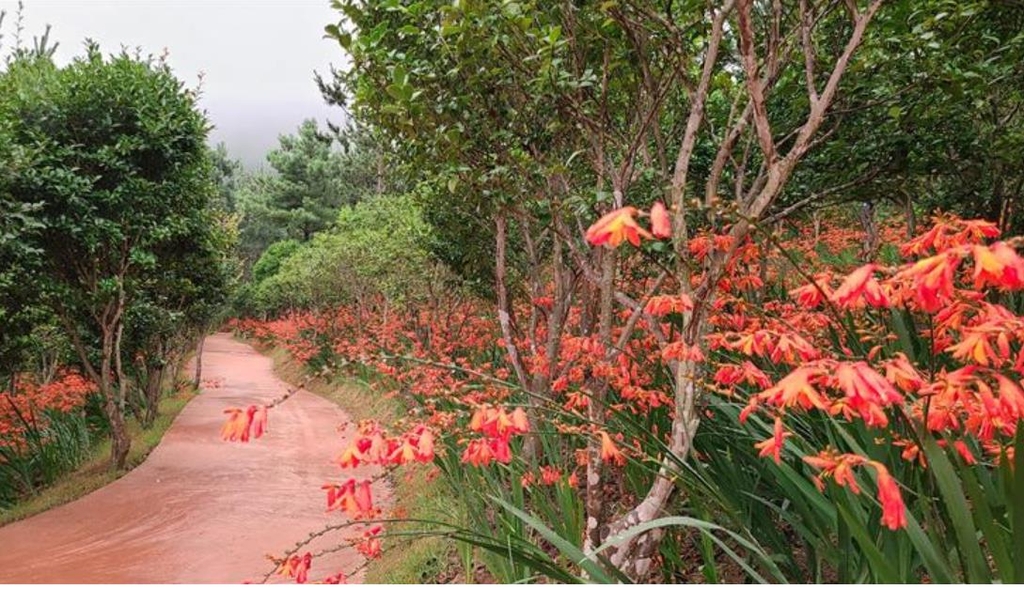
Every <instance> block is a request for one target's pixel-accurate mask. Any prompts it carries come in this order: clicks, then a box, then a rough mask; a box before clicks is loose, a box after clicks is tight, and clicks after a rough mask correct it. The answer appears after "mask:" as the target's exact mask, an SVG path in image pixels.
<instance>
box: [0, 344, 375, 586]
mask: <svg viewBox="0 0 1024 589" xmlns="http://www.w3.org/2000/svg"><path fill="white" fill-rule="evenodd" d="M271 366H272V363H271V361H270V359H269V358H266V357H265V356H261V355H260V354H258V353H257V352H256V351H255V350H253V349H252V348H251V347H250V346H248V345H246V344H243V343H240V342H237V341H234V340H233V339H232V338H231V336H230V335H228V334H217V335H213V336H210V337H209V338H207V340H206V343H205V346H204V351H203V377H204V388H203V391H202V392H201V393H200V394H199V395H198V396H196V397H195V398H194V399H193V400H192V401H191V402H190V403H189V404H188V406H187V407H185V409H184V410H183V411H182V412H181V414H180V415H179V416H178V417H177V419H176V420H175V421H174V424H173V425H172V426H171V427H170V429H169V430H168V431H167V433H166V434H165V436H164V438H163V441H162V442H161V443H160V445H159V446H158V447H157V448H156V449H155V450H154V451H153V453H152V454H150V456H149V458H148V459H147V460H146V461H145V462H144V463H143V464H142V465H140V466H138V467H137V468H135V469H134V470H133V471H131V472H129V473H128V474H127V475H125V476H124V477H122V478H120V479H118V480H117V481H114V482H113V483H111V484H109V485H107V486H106V487H103V488H102V489H99V490H98V491H95V492H93V493H91V494H89V495H87V496H85V497H82V498H81V499H79V500H77V501H74V502H72V503H69V504H67V505H63V506H61V507H57V508H55V509H51V510H50V511H47V512H45V513H41V514H39V515H36V516H34V517H31V518H28V519H26V520H23V521H20V522H15V523H13V524H10V525H7V526H4V527H2V528H0V583H70V582H78V583H95V582H102V583H238V582H242V581H246V580H250V581H256V582H258V581H260V580H261V579H262V578H263V575H264V574H266V572H267V571H268V570H270V569H271V568H272V565H271V563H270V562H269V561H268V560H267V559H266V557H265V556H264V555H265V554H267V553H271V554H275V555H278V556H280V555H282V554H283V553H284V552H285V551H286V550H288V549H289V548H291V547H292V546H293V545H294V544H295V542H297V541H299V540H301V539H303V538H305V537H307V536H308V535H309V534H310V533H311V532H315V531H317V530H320V529H322V528H323V527H324V526H325V525H328V524H331V523H334V524H337V523H341V522H343V521H344V519H343V516H341V515H339V514H337V513H331V514H325V512H324V509H325V506H326V504H325V501H326V500H325V495H324V492H323V491H322V490H321V489H320V486H321V485H322V484H323V483H325V482H327V481H337V480H339V479H340V478H341V475H342V473H341V472H340V470H339V469H338V467H337V466H336V465H334V464H332V460H333V459H334V458H335V457H336V456H337V455H338V454H339V453H340V450H341V449H342V447H343V444H345V443H346V442H347V438H348V437H349V436H350V435H351V434H352V431H353V429H354V428H353V427H352V426H351V425H350V424H349V419H348V417H347V416H346V414H345V413H344V412H342V411H341V410H340V409H339V408H338V407H337V406H335V405H334V404H333V403H330V402H328V401H326V400H324V399H322V398H320V397H318V396H316V395H313V394H311V393H308V392H306V391H299V392H298V393H296V394H295V396H293V397H292V398H291V399H289V400H288V401H286V402H285V403H284V404H282V405H280V406H279V407H276V408H274V409H272V410H271V412H270V420H269V426H270V427H269V431H268V432H267V433H266V434H265V435H264V436H263V437H262V438H260V439H259V440H256V441H254V442H250V443H248V444H237V443H236V444H231V443H227V442H222V441H221V440H220V437H219V432H220V426H221V424H222V422H223V417H224V416H223V413H222V411H223V409H224V408H226V407H231V406H241V407H244V406H247V405H250V404H252V403H260V402H268V401H270V400H271V399H272V398H274V397H277V396H279V395H281V394H282V393H283V392H284V391H285V390H286V386H287V385H286V384H285V383H284V382H283V381H281V380H279V379H278V378H276V377H275V376H274V374H273V372H272V370H271ZM206 383H209V384H208V385H207V384H206ZM342 424H345V425H346V427H345V428H344V430H345V431H344V432H343V434H341V435H339V433H338V430H339V426H341V425H342ZM368 474H372V473H369V472H365V471H364V472H359V470H357V471H356V475H357V476H358V475H362V476H367V475H368ZM377 495H380V491H377ZM339 534H345V536H344V537H354V536H355V535H356V532H354V531H353V532H347V531H346V532H334V533H333V536H332V537H331V538H330V541H323V542H318V543H316V544H313V545H311V546H312V548H313V550H312V552H314V553H315V552H316V551H317V549H321V548H325V547H328V546H334V545H337V544H338V540H339V539H340V538H342V536H340V535H339ZM360 559H361V557H360V556H359V554H358V553H356V551H355V550H354V549H352V548H350V547H346V548H344V549H343V550H341V551H338V552H333V553H331V554H327V555H324V556H321V557H319V558H315V559H314V560H313V566H312V568H311V570H310V580H313V579H321V578H323V577H325V576H328V575H332V574H334V573H337V572H345V573H348V572H350V571H352V570H354V569H355V568H357V567H358V565H359V564H360V562H361V560H360ZM358 578H359V577H358V576H357V577H356V578H355V579H353V580H358ZM272 580H273V579H272ZM282 580H283V579H282Z"/></svg>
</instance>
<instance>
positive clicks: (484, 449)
mask: <svg viewBox="0 0 1024 589" xmlns="http://www.w3.org/2000/svg"><path fill="white" fill-rule="evenodd" d="M493 459H494V452H491V447H490V445H489V444H488V443H487V441H486V440H472V441H471V442H469V444H468V445H467V446H466V450H465V452H463V453H462V461H463V462H465V463H467V464H472V465H473V466H486V465H488V464H490V463H491V460H493Z"/></svg>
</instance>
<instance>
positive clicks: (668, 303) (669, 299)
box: [644, 294, 693, 317]
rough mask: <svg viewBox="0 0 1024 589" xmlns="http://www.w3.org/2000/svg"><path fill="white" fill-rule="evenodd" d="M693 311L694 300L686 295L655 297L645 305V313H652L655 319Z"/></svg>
mask: <svg viewBox="0 0 1024 589" xmlns="http://www.w3.org/2000/svg"><path fill="white" fill-rule="evenodd" d="M691 310H693V299H691V298H690V297H689V295H685V294H681V295H677V296H672V295H657V296H653V297H651V298H650V299H649V300H648V301H647V304H646V305H644V312H645V313H650V314H651V315H654V316H655V317H664V316H665V315H668V314H669V313H683V312H685V311H691Z"/></svg>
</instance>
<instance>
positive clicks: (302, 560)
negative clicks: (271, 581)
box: [277, 552, 313, 584]
mask: <svg viewBox="0 0 1024 589" xmlns="http://www.w3.org/2000/svg"><path fill="white" fill-rule="evenodd" d="M312 563H313V555H312V554H310V553H308V552H307V553H305V554H303V555H302V556H299V555H298V554H293V555H292V556H291V557H290V558H286V559H285V560H284V561H283V562H282V563H281V565H280V566H279V567H278V569H277V574H279V575H281V576H284V577H291V578H293V579H295V582H296V583H300V584H301V583H305V582H306V581H307V580H309V567H310V565H311V564H312Z"/></svg>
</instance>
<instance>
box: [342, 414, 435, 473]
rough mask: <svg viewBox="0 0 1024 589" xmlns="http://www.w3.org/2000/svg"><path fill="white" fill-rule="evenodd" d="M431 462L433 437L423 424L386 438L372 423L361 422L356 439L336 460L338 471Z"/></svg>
mask: <svg viewBox="0 0 1024 589" xmlns="http://www.w3.org/2000/svg"><path fill="white" fill-rule="evenodd" d="M433 460H434V434H433V432H431V431H430V429H429V428H428V427H427V426H426V425H423V424H419V425H417V426H415V427H414V428H412V429H411V430H409V431H408V432H406V433H404V434H402V435H400V436H395V437H389V436H387V433H386V432H385V431H384V430H383V429H381V427H380V424H379V423H378V422H376V421H373V420H365V421H361V422H360V423H359V425H358V435H357V436H356V437H355V439H353V440H352V443H351V444H349V446H348V447H347V448H345V450H344V451H343V452H342V454H341V456H340V457H339V458H338V465H339V466H340V467H341V468H355V467H357V466H359V465H360V464H376V465H380V466H399V465H402V464H407V463H410V462H423V463H427V462H432V461H433Z"/></svg>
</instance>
